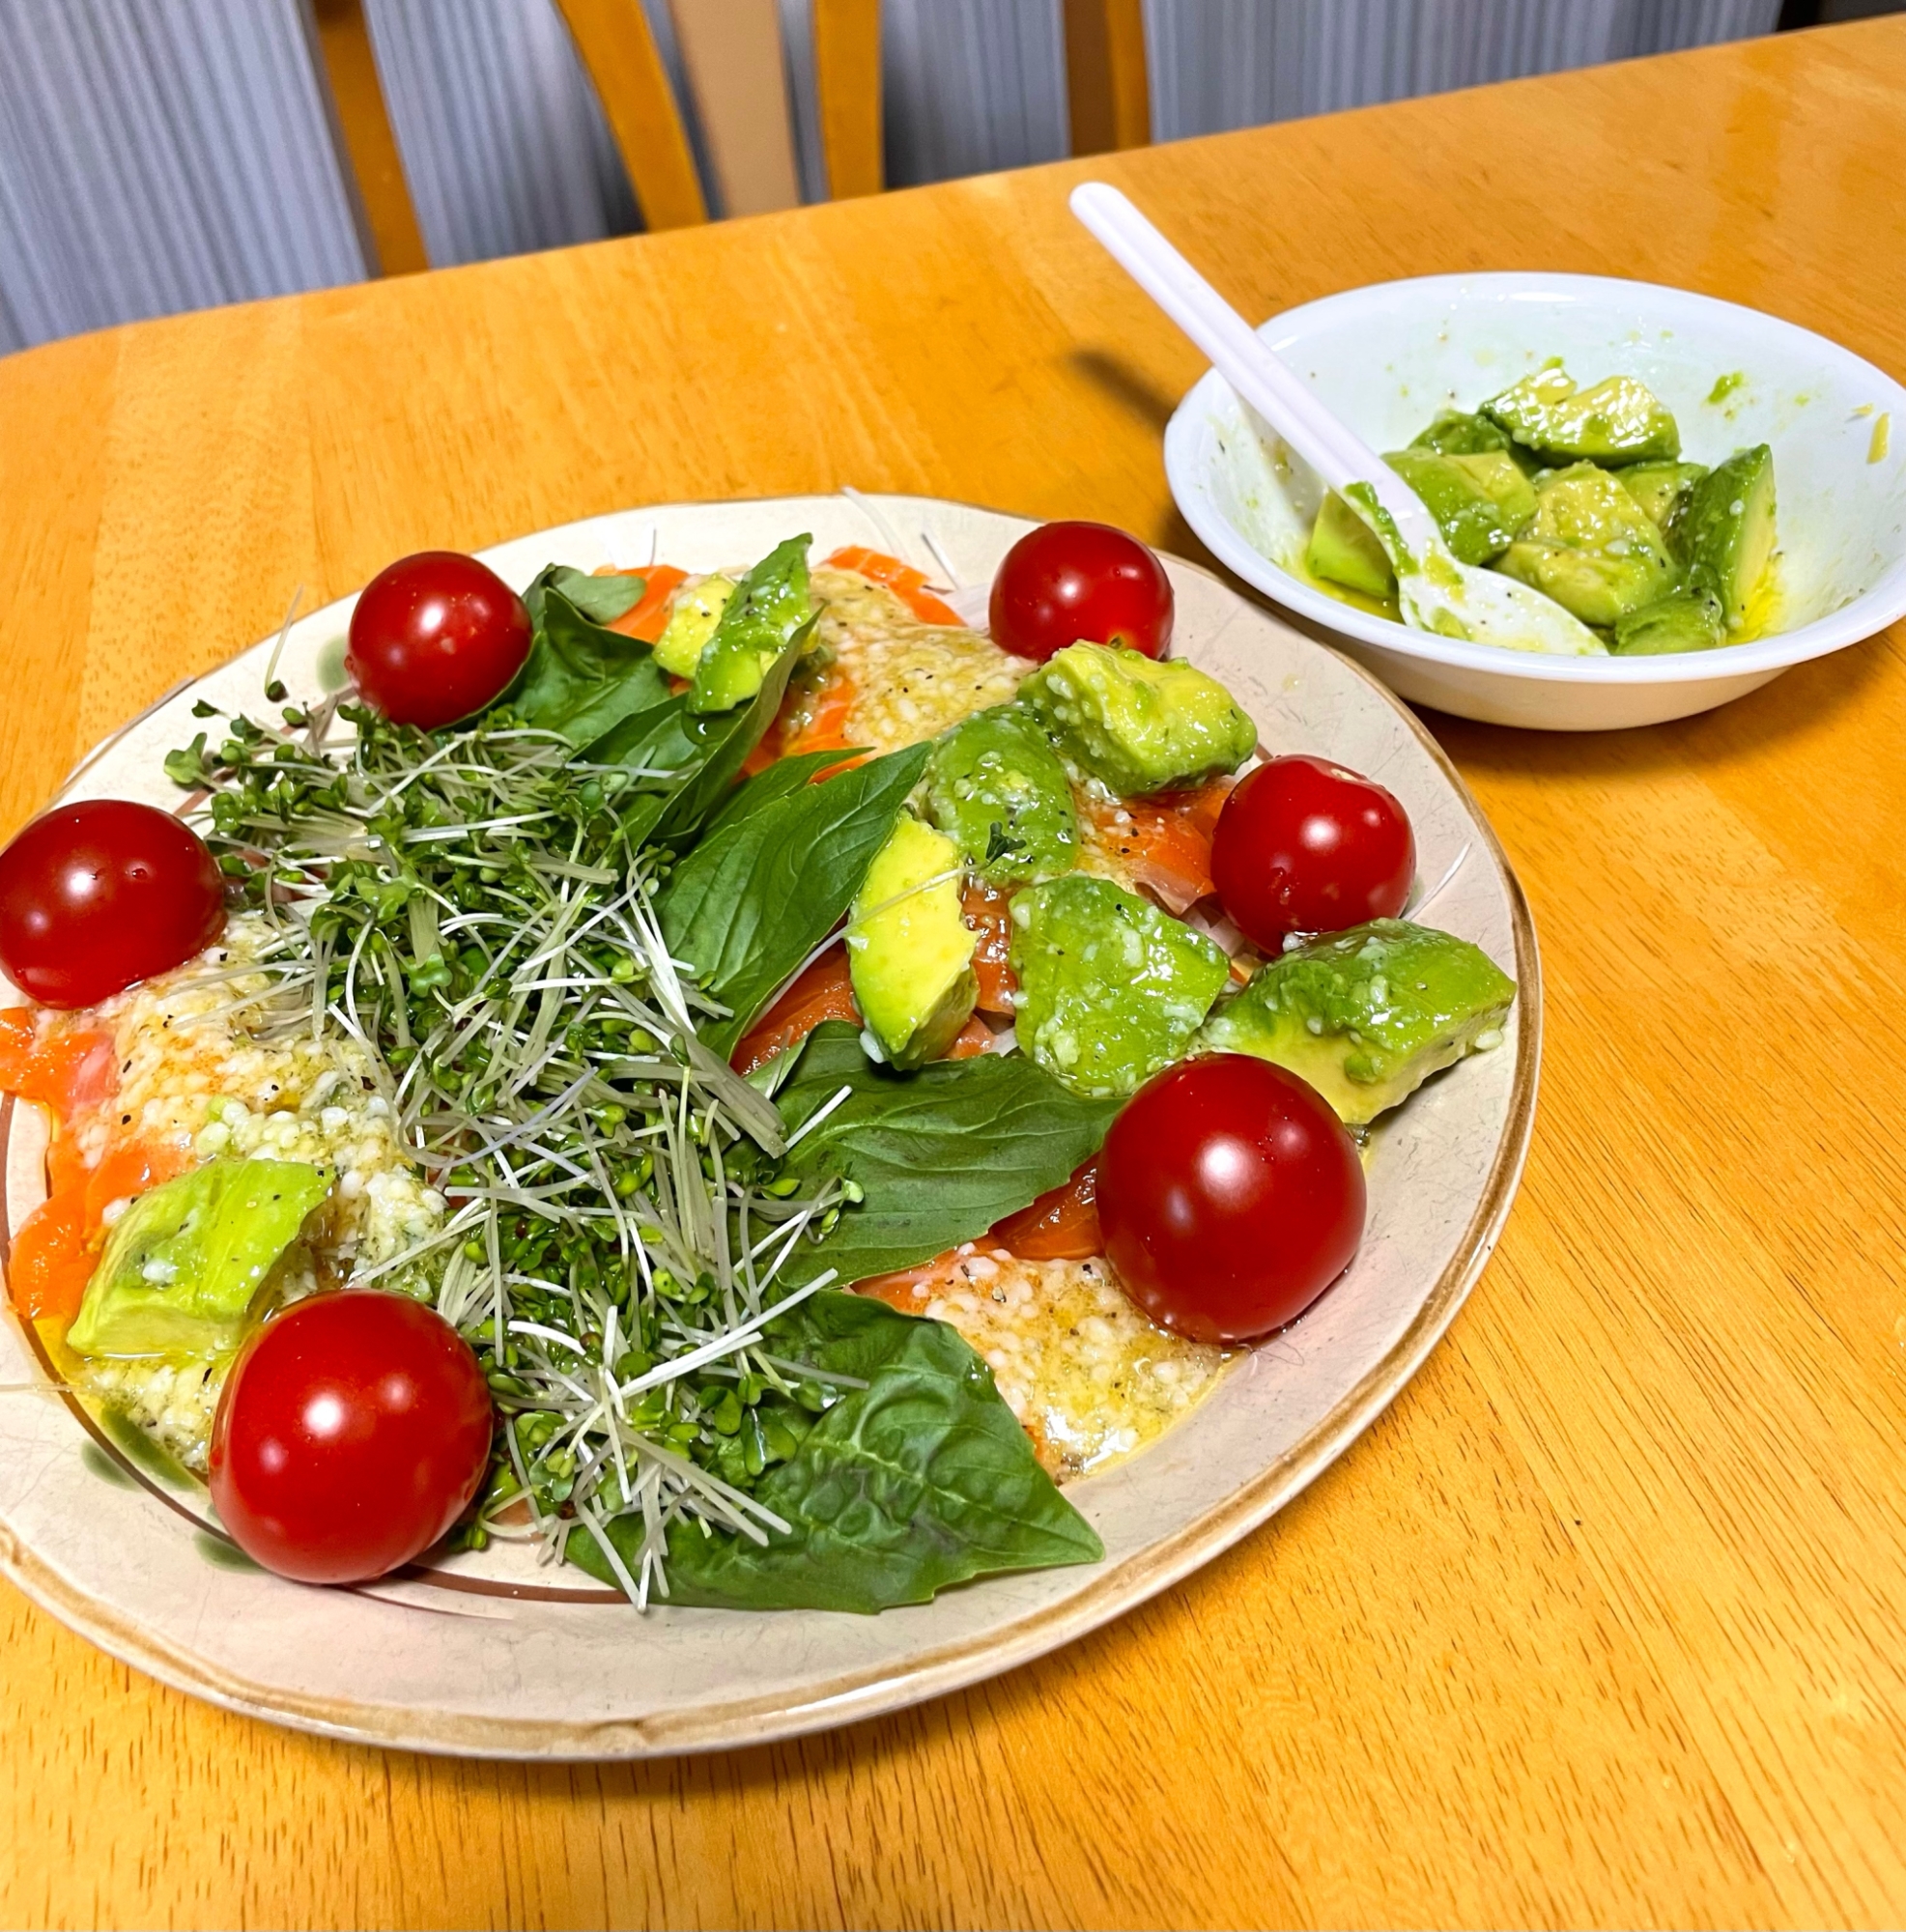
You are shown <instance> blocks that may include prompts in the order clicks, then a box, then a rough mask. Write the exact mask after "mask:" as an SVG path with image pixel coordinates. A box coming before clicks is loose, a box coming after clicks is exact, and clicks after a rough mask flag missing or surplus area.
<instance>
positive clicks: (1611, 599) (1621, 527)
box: [1496, 463, 1680, 627]
mask: <svg viewBox="0 0 1906 1932" xmlns="http://www.w3.org/2000/svg"><path fill="white" fill-rule="evenodd" d="M1496 567H1497V568H1498V569H1499V570H1501V571H1502V572H1504V573H1505V574H1506V575H1507V576H1510V577H1514V578H1517V579H1519V580H1520V581H1521V582H1523V583H1526V584H1529V585H1530V586H1531V587H1533V588H1534V589H1537V590H1540V591H1541V592H1542V593H1543V595H1544V596H1546V597H1552V598H1553V599H1554V600H1555V602H1556V603H1557V604H1559V605H1561V607H1562V608H1563V610H1565V611H1570V612H1572V613H1573V614H1574V615H1575V616H1577V617H1579V618H1580V619H1581V621H1582V622H1583V623H1584V624H1600V625H1603V626H1605V627H1606V626H1608V625H1612V624H1614V623H1615V622H1617V621H1618V620H1619V619H1620V618H1622V617H1624V616H1625V615H1627V613H1628V612H1629V611H1638V610H1639V609H1640V608H1641V607H1642V606H1643V605H1644V604H1652V603H1654V601H1655V600H1656V599H1657V598H1659V597H1665V596H1666V595H1667V593H1668V592H1669V591H1670V590H1672V589H1674V588H1675V586H1676V583H1677V582H1678V580H1679V577H1680V573H1679V571H1678V570H1676V568H1675V565H1674V559H1673V558H1672V557H1671V556H1669V555H1668V554H1667V546H1666V543H1665V541H1664V538H1663V536H1662V533H1661V531H1660V530H1658V529H1657V528H1656V527H1655V526H1654V524H1653V523H1652V522H1651V521H1650V520H1649V519H1648V518H1647V517H1646V516H1645V515H1644V514H1643V513H1642V510H1641V506H1640V505H1639V504H1638V503H1636V500H1635V498H1634V497H1631V496H1630V495H1629V494H1628V492H1627V491H1626V490H1625V489H1623V487H1622V485H1621V481H1620V479H1619V478H1618V477H1617V476H1614V475H1612V474H1611V473H1610V472H1609V471H1607V470H1606V469H1598V468H1597V467H1596V466H1595V465H1594V464H1592V463H1577V464H1574V465H1572V466H1571V467H1570V468H1569V469H1558V470H1556V471H1554V472H1553V474H1551V475H1549V476H1545V477H1543V478H1542V479H1541V480H1540V481H1539V482H1538V483H1537V484H1536V490H1535V516H1534V519H1533V520H1532V521H1531V522H1530V524H1529V526H1528V528H1527V529H1526V530H1524V531H1523V532H1522V535H1521V536H1520V537H1519V538H1518V539H1517V540H1516V541H1515V542H1514V543H1512V544H1511V545H1510V546H1509V548H1508V549H1507V550H1506V551H1504V552H1503V554H1502V557H1501V560H1500V561H1499V563H1498V564H1497V566H1496Z"/></svg>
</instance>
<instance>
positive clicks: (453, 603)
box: [344, 550, 530, 731]
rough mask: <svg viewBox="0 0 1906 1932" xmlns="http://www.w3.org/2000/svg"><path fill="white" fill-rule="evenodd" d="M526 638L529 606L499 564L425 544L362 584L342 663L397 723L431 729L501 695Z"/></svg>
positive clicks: (523, 651)
mask: <svg viewBox="0 0 1906 1932" xmlns="http://www.w3.org/2000/svg"><path fill="white" fill-rule="evenodd" d="M529 641H530V630H529V612H528V611H526V610H525V609H524V606H523V599H522V598H520V597H519V596H518V595H517V594H516V592H515V591H514V590H512V589H511V588H510V587H509V585H508V584H507V583H505V582H503V580H502V579H501V578H500V577H498V575H497V573H496V572H495V571H494V570H492V569H490V568H489V566H488V565H486V564H481V563H478V562H477V560H476V559H475V558H474V557H473V556H465V555H464V554H462V553H461V552H459V551H454V550H423V551H419V552H417V554H415V555H414V556H402V557H399V558H398V559H397V561H396V562H395V563H392V564H386V565H385V566H384V569H382V570H381V571H379V572H378V574H377V575H376V576H375V577H374V578H372V579H371V581H370V582H368V583H367V584H365V585H364V588H363V592H362V594H361V595H360V596H359V597H358V599H357V608H356V610H355V611H353V612H352V613H351V644H350V648H349V649H348V650H347V651H346V652H345V656H344V664H345V668H346V669H347V670H349V671H350V673H351V675H352V677H353V678H354V679H355V680H356V685H357V689H358V690H359V691H360V692H362V693H363V695H364V697H365V699H366V700H367V701H368V702H369V703H370V704H372V705H373V706H375V707H376V708H377V709H378V710H379V711H382V712H383V713H384V716H385V717H386V718H388V719H389V720H390V721H391V722H392V723H393V724H396V725H418V726H420V727H421V728H422V729H423V730H426V731H434V730H436V729H437V728H438V726H439V725H454V724H455V723H456V722H457V720H458V719H459V718H468V717H469V715H470V714H471V713H472V712H475V711H481V710H482V709H483V707H484V706H485V705H486V704H490V703H493V702H494V701H495V700H496V699H497V698H498V697H500V696H502V695H503V693H504V692H506V691H507V690H508V689H509V688H510V685H511V683H512V682H513V681H514V680H515V677H516V674H517V672H518V671H520V670H521V669H522V668H523V664H524V660H525V659H526V658H527V657H528V655H529Z"/></svg>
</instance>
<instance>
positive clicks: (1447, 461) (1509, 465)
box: [1383, 449, 1535, 564]
mask: <svg viewBox="0 0 1906 1932" xmlns="http://www.w3.org/2000/svg"><path fill="white" fill-rule="evenodd" d="M1383 461H1384V462H1385V463H1387V464H1388V465H1389V466H1390V468H1391V469H1394V470H1395V471H1396V473H1397V474H1398V475H1399V476H1401V477H1402V478H1403V480H1404V481H1405V482H1406V483H1408V485H1409V487H1410V488H1411V489H1412V490H1414V491H1415V493H1416V494H1417V496H1419V497H1422V499H1423V504H1424V507H1425V508H1426V509H1427V510H1428V511H1429V513H1430V514H1431V516H1433V517H1434V518H1436V520H1437V525H1438V526H1439V527H1440V528H1441V530H1442V537H1443V542H1444V543H1446V544H1447V545H1448V546H1449V549H1450V554H1451V555H1452V556H1454V557H1455V558H1456V560H1457V561H1458V562H1459V563H1476V564H1481V563H1487V562H1489V561H1490V559H1491V558H1492V557H1496V556H1500V555H1501V554H1502V553H1503V552H1504V551H1505V550H1507V549H1508V548H1509V546H1510V545H1511V544H1512V543H1514V542H1515V540H1516V539H1517V537H1519V536H1520V535H1521V534H1522V530H1523V529H1524V528H1525V527H1526V526H1527V525H1528V524H1529V523H1530V522H1531V520H1532V519H1533V518H1534V516H1535V490H1534V488H1533V486H1532V485H1531V484H1530V482H1529V480H1528V478H1527V477H1526V476H1524V475H1523V474H1522V471H1521V470H1520V469H1517V467H1516V466H1515V464H1514V463H1513V462H1511V461H1510V459H1509V457H1508V456H1507V455H1506V454H1505V453H1504V452H1503V451H1501V450H1499V449H1494V450H1483V451H1478V452H1475V453H1472V454H1465V455H1448V456H1446V455H1440V454H1438V453H1437V451H1436V450H1433V449H1399V450H1393V451H1392V452H1391V453H1390V454H1389V455H1388V456H1386V457H1384V458H1383Z"/></svg>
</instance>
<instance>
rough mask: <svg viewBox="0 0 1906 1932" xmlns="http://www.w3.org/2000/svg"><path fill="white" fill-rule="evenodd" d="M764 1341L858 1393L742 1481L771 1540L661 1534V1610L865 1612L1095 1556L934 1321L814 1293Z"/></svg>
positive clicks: (599, 1572)
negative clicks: (759, 1506)
mask: <svg viewBox="0 0 1906 1932" xmlns="http://www.w3.org/2000/svg"><path fill="white" fill-rule="evenodd" d="M767 1336H768V1345H769V1347H770V1348H772V1349H773V1350H774V1352H775V1353H776V1354H778V1355H782V1356H784V1357H787V1358H789V1359H795V1360H800V1361H804V1362H807V1363H810V1364H811V1365H812V1366H813V1367H815V1368H818V1369H821V1370H824V1371H828V1372H830V1373H832V1374H835V1375H845V1376H852V1377H854V1378H857V1379H859V1380H861V1381H864V1382H866V1383H867V1387H866V1388H864V1389H853V1390H850V1391H849V1392H848V1393H847V1394H845V1395H843V1396H841V1398H840V1399H839V1401H838V1402H836V1403H835V1405H834V1406H833V1407H831V1408H830V1409H828V1411H827V1412H826V1413H825V1414H824V1415H822V1416H821V1417H820V1419H819V1420H818V1421H817V1422H815V1423H814V1425H813V1427H812V1428H811V1430H810V1431H809V1432H808V1434H807V1436H806V1438H805V1439H804V1440H803V1441H802V1443H801V1446H800V1447H799V1448H798V1449H797V1450H796V1451H795V1453H794V1455H793V1457H792V1458H791V1459H790V1460H788V1461H787V1462H785V1463H776V1464H774V1465H773V1466H772V1467H770V1468H769V1469H768V1471H767V1473H766V1474H765V1475H764V1476H762V1478H761V1479H760V1481H759V1482H758V1483H757V1484H756V1486H755V1490H754V1493H755V1496H756V1498H757V1499H758V1500H759V1501H760V1502H762V1503H763V1504H765V1505H766V1506H767V1507H768V1508H769V1509H771V1510H773V1511H774V1512H775V1513H776V1514H777V1515H778V1516H780V1517H781V1518H782V1520H784V1521H785V1522H786V1523H787V1524H788V1529H787V1531H786V1532H785V1533H782V1531H779V1530H773V1531H770V1532H769V1533H768V1541H767V1543H766V1544H765V1545H761V1544H757V1543H754V1542H753V1541H752V1540H750V1539H749V1538H746V1537H742V1536H736V1535H731V1534H728V1533H726V1532H722V1531H717V1532H716V1533H714V1534H713V1535H709V1536H704V1535H703V1534H702V1533H701V1531H700V1530H699V1529H698V1528H696V1527H694V1526H691V1525H678V1526H677V1527H676V1528H675V1529H674V1530H673V1531H672V1532H671V1533H670V1535H669V1565H668V1576H669V1596H668V1598H667V1600H666V1601H667V1602H669V1603H670V1604H676V1605H701V1606H707V1607H715V1608H725V1609H748V1610H769V1609H812V1610H850V1611H858V1612H861V1613H863V1614H870V1613H872V1612H873V1611H876V1610H882V1609H887V1608H889V1607H891V1606H893V1605H896V1604H924V1603H926V1602H927V1601H929V1600H930V1599H931V1598H932V1596H933V1595H934V1593H935V1592H936V1591H938V1590H942V1589H945V1588H946V1587H947V1586H948V1585H949V1584H951V1583H962V1582H965V1581H966V1580H968V1579H969V1578H970V1577H981V1576H986V1575H989V1574H992V1573H995V1572H998V1571H1002V1570H1037V1569H1047V1568H1050V1567H1053V1566H1055V1565H1059V1564H1069V1563H1095V1562H1096V1561H1098V1559H1099V1558H1100V1557H1102V1556H1103V1555H1104V1553H1105V1550H1104V1546H1103V1545H1102V1544H1101V1543H1100V1542H1099V1540H1098V1538H1097V1536H1096V1535H1095V1532H1094V1531H1093V1528H1092V1526H1091V1524H1090V1523H1088V1522H1087V1521H1086V1520H1085V1519H1084V1518H1083V1517H1082V1516H1080V1515H1079V1513H1078V1511H1077V1510H1075V1509H1074V1508H1073V1507H1072V1506H1071V1504H1070V1503H1068V1502H1067V1500H1066V1498H1065V1497H1064V1496H1063V1495H1062V1494H1061V1493H1060V1492H1059V1491H1058V1489H1057V1488H1055V1487H1054V1485H1053V1482H1052V1479H1051V1477H1049V1476H1048V1475H1047V1474H1046V1473H1045V1471H1044V1470H1043V1469H1042V1468H1040V1467H1039V1464H1038V1458H1037V1457H1036V1456H1035V1455H1034V1454H1033V1445H1032V1444H1031V1442H1030V1441H1028V1440H1027V1437H1026V1432H1025V1431H1024V1430H1023V1429H1021V1428H1020V1426H1019V1424H1018V1422H1017V1421H1016V1420H1014V1418H1013V1414H1012V1411H1011V1410H1010V1408H1009V1407H1008V1406H1006V1403H1005V1401H1004V1399H1003V1398H1002V1397H1001V1395H1000V1393H999V1391H998V1389H997V1388H996V1387H995V1386H994V1384H993V1377H992V1371H991V1370H990V1369H988V1368H987V1367H986V1365H985V1363H984V1362H982V1361H981V1359H980V1357H979V1356H978V1355H976V1354H975V1353H974V1352H973V1350H971V1349H970V1348H969V1347H968V1346H967V1345H966V1343H965V1342H963V1341H962V1340H961V1339H960V1337H959V1336H958V1335H957V1334H956V1333H955V1332H954V1331H953V1329H952V1328H950V1327H948V1326H947V1324H946V1323H945V1322H942V1321H923V1320H921V1319H920V1318H919V1317H916V1316H909V1315H901V1314H898V1313H897V1312H896V1311H895V1310H894V1309H891V1308H889V1307H888V1306H887V1305H886V1304H885V1303H884V1302H880V1301H874V1300H871V1299H868V1298H865V1297H863V1296H860V1295H855V1294H839V1293H832V1292H830V1291H828V1290H822V1291H821V1293H818V1294H814V1295H811V1296H810V1297H809V1298H808V1300H807V1301H805V1302H804V1303H802V1305H801V1306H800V1307H799V1308H797V1309H794V1310H792V1311H790V1312H789V1314H788V1315H786V1316H784V1317H783V1318H782V1320H780V1321H776V1322H773V1323H771V1324H770V1326H769V1328H768V1330H767ZM642 1534H643V1532H642V1522H641V1519H640V1517H639V1516H625V1517H619V1518H617V1519H616V1520H614V1521H612V1523H610V1525H609V1536H610V1540H611V1541H612V1543H613V1544H614V1545H615V1547H616V1549H617V1552H618V1554H620V1555H621V1557H622V1559H623V1561H624V1563H625V1565H628V1566H629V1567H631V1568H633V1567H634V1565H635V1564H637V1563H639V1562H640V1551H641V1544H642ZM568 1554H569V1557H570V1560H571V1561H572V1562H574V1563H576V1564H577V1565H578V1567H579V1568H581V1569H583V1570H585V1571H587V1572H588V1573H589V1574H590V1575H591V1576H594V1577H601V1578H603V1579H604V1580H605V1581H611V1580H612V1573H611V1571H610V1569H609V1565H608V1563H607V1562H606V1561H605V1560H604V1558H603V1555H602V1551H601V1549H600V1548H599V1547H598V1546H597V1545H596V1542H595V1539H594V1537H593V1536H591V1535H590V1534H589V1533H588V1531H587V1530H583V1531H581V1532H580V1533H579V1532H577V1531H574V1530H572V1531H571V1532H570V1536H569V1541H568Z"/></svg>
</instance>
